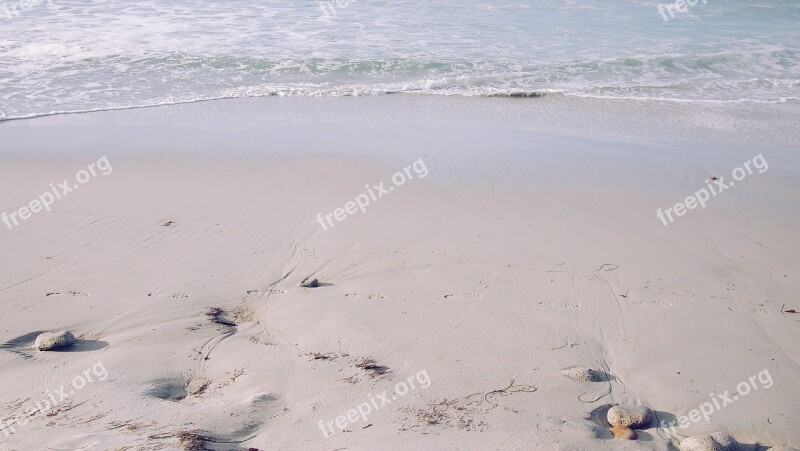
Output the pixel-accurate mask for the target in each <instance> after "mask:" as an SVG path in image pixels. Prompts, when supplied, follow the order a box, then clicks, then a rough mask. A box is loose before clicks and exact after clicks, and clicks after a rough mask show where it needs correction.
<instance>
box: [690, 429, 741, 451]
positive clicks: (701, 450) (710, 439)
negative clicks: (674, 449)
mask: <svg viewBox="0 0 800 451" xmlns="http://www.w3.org/2000/svg"><path fill="white" fill-rule="evenodd" d="M738 449H739V444H738V443H736V440H734V438H733V437H731V436H730V435H728V434H725V433H724V432H714V433H711V434H706V435H698V436H696V437H689V438H687V439H684V440H683V441H682V442H681V445H680V450H681V451H736V450H738Z"/></svg>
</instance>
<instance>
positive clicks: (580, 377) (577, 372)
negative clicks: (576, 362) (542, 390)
mask: <svg viewBox="0 0 800 451" xmlns="http://www.w3.org/2000/svg"><path fill="white" fill-rule="evenodd" d="M561 374H563V375H564V376H566V377H568V378H570V379H574V380H576V381H582V382H603V376H602V375H601V373H600V372H599V371H597V370H593V369H591V368H586V367H582V366H578V367H575V368H567V369H566V370H563V371H561Z"/></svg>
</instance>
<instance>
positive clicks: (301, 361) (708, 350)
mask: <svg viewBox="0 0 800 451" xmlns="http://www.w3.org/2000/svg"><path fill="white" fill-rule="evenodd" d="M780 108H784V109H785V111H780ZM795 110H796V108H794V109H793V108H791V107H789V106H786V107H770V108H767V107H756V106H732V107H722V106H713V105H712V106H702V105H693V104H686V105H657V104H645V103H642V104H625V103H621V102H613V101H608V102H601V101H588V100H585V101H584V100H577V99H572V100H568V99H447V98H438V97H436V98H434V97H414V96H387V97H381V98H367V99H355V98H346V99H277V98H268V99H260V100H250V101H221V102H211V103H203V104H195V105H188V106H175V107H166V108H159V109H145V110H131V111H123V112H109V113H98V114H89V115H72V116H55V117H50V118H43V119H36V120H32V121H18V122H8V123H2V124H0V142H2V143H3V145H2V148H0V211H3V210H4V211H12V210H15V209H17V208H19V207H21V206H23V205H25V204H27V203H29V202H30V201H31V200H33V199H35V198H36V197H38V196H39V195H40V194H41V193H42V192H44V191H47V190H48V189H49V183H51V182H53V183H60V182H61V181H63V180H64V179H66V178H69V179H73V178H74V176H75V173H76V172H77V171H78V170H80V169H82V168H85V167H86V166H87V165H88V164H89V163H92V162H95V161H96V160H97V159H98V158H100V157H102V156H106V157H107V158H108V161H109V162H110V164H111V165H112V166H113V172H111V173H110V174H108V175H106V176H98V177H97V178H96V179H93V180H90V181H89V182H87V183H86V184H85V185H82V186H81V187H80V189H79V190H78V191H76V192H73V193H71V194H69V195H68V196H67V197H65V198H63V199H60V200H58V201H56V202H55V203H54V205H53V210H52V211H50V212H40V213H36V214H35V215H33V217H32V218H31V219H29V220H27V221H25V222H23V223H22V224H20V225H19V226H18V227H16V228H14V230H12V231H9V230H7V229H6V228H5V226H4V225H2V224H0V227H2V228H0V243H2V248H0V255H2V260H0V302H2V304H3V305H4V306H5V310H4V312H3V316H2V318H3V319H2V320H0V333H2V336H0V343H6V344H5V345H3V347H2V348H1V349H0V369H1V370H2V373H0V374H2V383H3V390H2V395H0V403H1V404H0V409H1V410H0V415H2V418H3V419H4V420H6V421H7V420H8V419H10V418H13V417H14V416H15V415H18V414H20V413H21V412H23V411H24V410H27V409H28V408H30V407H31V406H34V403H35V402H36V401H39V400H41V399H44V398H47V397H48V392H47V391H46V390H50V393H52V392H54V391H55V390H56V389H57V388H58V387H60V386H61V385H65V386H66V387H67V388H69V389H71V388H72V387H71V385H70V384H71V381H72V380H73V378H74V377H76V376H79V375H81V374H82V373H84V371H85V370H87V369H90V368H93V365H95V364H97V363H98V362H102V365H103V367H104V368H105V369H107V371H108V378H106V379H105V380H95V381H93V382H90V383H87V384H86V386H85V387H83V388H82V389H80V390H76V391H75V392H74V394H72V395H71V396H70V398H69V399H68V400H65V401H64V402H63V403H60V404H59V405H58V406H57V407H56V408H55V409H53V410H52V411H51V412H50V413H51V414H52V415H51V416H46V417H44V418H36V419H34V420H33V421H31V422H29V423H28V424H26V425H24V426H16V427H15V433H14V434H13V435H11V436H10V437H6V436H5V435H3V434H2V433H0V447H2V449H9V450H30V449H45V447H49V448H50V449H103V450H105V449H120V450H122V449H182V448H181V446H182V445H181V443H180V441H179V439H178V434H179V433H180V432H182V431H193V430H197V431H201V432H202V434H204V435H206V436H209V437H212V438H214V439H215V440H217V441H224V442H237V443H226V444H222V443H216V444H215V443H207V444H206V446H207V447H208V448H209V449H219V450H223V449H224V450H228V449H235V450H247V449H248V448H257V449H261V450H307V449H313V450H317V449H319V450H336V449H355V450H361V449H398V450H401V449H403V450H405V449H482V450H484V449H498V450H499V449H503V450H508V449H526V450H594V449H617V450H635V449H648V450H649V449H655V450H667V449H669V448H668V444H667V441H666V440H665V439H667V438H669V437H670V436H672V438H673V439H674V443H675V444H677V442H678V441H679V439H680V438H682V436H680V435H673V434H671V433H670V432H669V431H664V430H661V431H657V430H656V429H655V428H653V427H651V428H649V429H645V430H640V431H638V432H639V440H638V441H636V442H625V443H623V442H622V441H620V440H614V439H613V438H612V436H611V433H610V432H608V430H607V428H606V427H604V426H603V425H602V422H600V420H599V419H600V418H604V417H605V414H604V413H605V410H604V409H607V407H608V405H610V404H616V403H620V404H643V405H646V406H648V407H650V408H651V409H653V410H654V411H655V412H656V414H657V415H658V416H659V418H660V419H663V420H667V421H670V420H671V419H673V418H674V417H675V416H680V415H686V414H687V413H688V412H690V411H691V410H692V409H695V408H698V406H700V405H701V404H702V403H705V402H706V401H709V400H711V399H712V398H711V397H710V396H709V394H710V393H712V392H716V393H722V392H724V391H726V390H727V391H729V392H731V393H733V392H735V391H736V387H737V384H739V383H740V382H743V381H745V382H746V381H747V380H748V378H749V377H750V376H754V375H757V374H758V373H759V372H761V371H763V370H768V371H769V374H770V376H771V378H772V380H773V381H774V384H773V385H772V386H771V387H769V388H764V386H763V384H760V383H759V382H758V381H756V382H755V383H756V385H758V389H757V390H754V391H753V392H751V393H749V394H747V395H746V396H742V397H740V398H739V399H738V400H737V401H736V402H734V403H733V404H730V405H728V406H725V407H723V408H721V409H720V410H719V411H715V413H714V414H713V416H712V418H711V421H710V422H706V421H705V420H701V421H699V422H696V423H692V424H691V425H690V426H689V427H688V428H685V429H681V428H678V429H677V431H678V432H679V433H680V434H683V435H698V434H705V433H710V432H714V431H722V432H726V433H729V434H731V435H732V436H733V437H735V438H736V439H737V440H738V441H739V442H740V443H743V444H748V445H751V448H752V449H755V448H753V447H752V446H753V445H755V444H757V443H758V444H762V445H773V446H776V445H780V444H789V445H793V446H798V445H800V430H798V428H797V425H798V424H800V421H799V420H800V417H799V415H800V411H799V410H798V409H800V386H798V380H797V375H798V372H799V371H800V345H799V344H798V343H800V341H798V338H799V336H800V329H799V328H798V327H800V324H798V321H800V314H791V313H782V312H781V307H782V306H783V305H784V304H786V306H785V308H784V309H785V310H786V309H800V299H798V297H797V293H798V291H800V260H798V256H799V255H800V252H799V251H800V241H799V240H798V238H797V230H799V229H800V211H798V209H797V206H798V205H800V203H798V202H799V201H800V178H799V176H800V156H798V154H797V148H798V143H800V132H798V131H797V130H796V129H795V130H792V128H793V127H794V126H793V125H792V124H795V125H796V123H797V122H798V118H800V114H799V113H798V112H797V111H795ZM704 124H705V125H704ZM708 124H711V125H708ZM794 128H796V127H794ZM759 153H763V155H764V156H765V158H766V160H767V161H768V162H769V170H768V171H767V172H765V173H763V174H759V173H755V174H753V175H752V176H749V177H748V178H746V179H744V180H743V181H741V183H739V184H737V185H736V186H734V187H731V188H730V189H729V190H727V191H725V192H724V193H720V195H719V196H718V197H716V198H714V199H713V200H712V201H710V202H709V205H708V206H707V207H706V208H705V209H700V210H693V211H690V212H689V213H688V214H687V215H685V216H683V217H680V218H678V219H677V221H676V222H675V223H673V224H670V225H669V226H666V227H665V226H664V225H662V223H661V222H660V221H659V220H658V219H657V218H656V215H655V211H656V209H657V208H667V207H670V206H671V205H672V204H674V203H675V202H677V201H679V200H680V199H683V198H684V197H686V196H687V195H689V194H691V193H693V192H694V191H696V190H697V189H699V188H702V187H703V186H704V185H705V180H706V178H707V177H708V176H709V175H711V174H712V173H713V174H717V175H721V174H730V171H731V170H732V169H733V168H735V167H736V166H738V165H740V164H741V163H742V162H744V161H747V160H749V159H751V158H752V157H754V156H755V155H757V154H759ZM420 158H421V159H422V160H423V161H424V163H425V166H426V168H427V170H428V171H429V173H428V175H427V177H425V178H415V179H414V180H411V181H409V182H407V183H406V184H405V185H403V186H402V187H398V188H397V189H396V190H394V191H392V192H391V193H390V194H388V195H386V196H385V197H384V198H381V199H379V200H377V201H375V202H373V203H371V204H370V205H369V206H368V207H367V210H366V212H365V213H361V212H358V213H356V214H353V215H349V216H348V217H347V218H346V219H345V220H344V221H343V222H341V223H336V225H335V226H334V227H333V228H330V229H329V230H327V231H324V230H322V228H321V227H320V225H319V223H317V222H316V215H317V213H323V214H325V213H329V212H332V211H334V210H335V209H336V208H338V207H343V206H344V205H345V204H346V202H348V201H350V200H353V199H354V198H355V197H356V196H358V195H359V194H361V193H364V192H365V185H367V184H369V185H375V184H378V183H379V182H381V181H386V182H387V186H388V184H389V183H390V178H391V176H392V174H393V173H395V172H396V171H398V170H402V169H403V168H404V167H405V166H407V165H410V164H411V163H412V162H414V161H416V160H418V159H420ZM165 221H173V224H171V225H169V226H162V223H164V222H165ZM305 278H310V279H313V278H317V279H319V281H320V282H321V284H322V286H320V287H318V288H302V287H299V286H298V284H299V283H300V282H301V281H302V280H303V279H305ZM53 293H57V294H53ZM48 294H51V295H50V296H48ZM212 307H217V308H219V309H221V311H216V313H214V312H212V314H209V309H210V308H212ZM215 320H216V322H214V321H215ZM230 324H237V326H231V325H230ZM58 330H71V331H73V332H74V333H75V335H76V337H78V338H79V340H80V341H79V343H78V344H77V345H75V349H72V350H70V352H60V353H38V354H37V353H33V352H30V342H28V339H29V337H23V336H26V335H28V334H31V333H34V332H42V331H58ZM20 337H22V338H20ZM33 339H35V335H33V338H30V340H31V341H32V340H33ZM312 353H320V354H319V355H318V357H320V358H318V359H314V357H313V356H310V355H309V354H312ZM363 358H372V359H374V360H375V362H376V363H375V364H374V365H377V366H379V367H380V366H385V367H388V369H389V372H387V373H386V374H384V375H382V376H380V375H378V376H377V377H374V378H372V377H370V373H373V372H374V371H372V370H370V369H369V368H374V366H373V367H370V366H368V365H367V366H366V368H367V369H363V368H359V367H358V364H359V362H361V359H363ZM364 366H365V365H362V367H364ZM573 366H588V367H591V368H595V369H598V370H602V371H605V372H607V373H608V374H609V375H610V381H609V382H600V383H591V382H579V381H575V380H571V379H569V378H566V377H564V376H563V375H562V374H561V371H562V370H563V369H565V368H569V367H573ZM423 371H424V373H425V374H427V376H429V380H430V386H429V387H428V388H422V387H421V386H420V384H422V382H420V381H421V380H420V379H417V380H416V382H415V383H416V384H417V388H416V389H413V390H411V391H410V392H409V393H408V394H405V395H404V396H399V397H398V398H397V399H396V400H395V401H394V402H391V403H390V404H388V405H385V406H383V407H382V408H380V409H379V410H376V411H373V412H371V413H370V414H369V415H368V418H367V420H366V421H364V420H363V419H359V420H358V421H354V422H352V424H349V425H348V426H347V429H348V431H347V432H342V431H341V430H337V431H336V433H335V434H333V435H330V436H329V437H327V438H326V437H325V436H324V435H323V434H322V432H321V430H320V429H319V422H320V421H322V422H323V423H325V422H328V421H335V420H336V417H338V416H340V415H347V412H348V410H350V409H354V408H356V407H357V406H358V405H359V404H362V403H364V402H369V401H370V400H371V399H373V398H374V395H375V394H379V393H381V392H383V391H384V390H386V391H388V392H391V391H392V390H393V389H394V387H395V385H396V384H398V383H399V382H402V381H405V380H407V379H408V378H409V377H412V378H413V377H414V376H415V375H419V374H421V373H420V372H423ZM93 374H96V373H91V372H90V373H88V376H89V377H93V378H94V379H98V377H97V376H92V375H93ZM85 376H86V373H84V377H85ZM512 380H513V381H514V386H513V387H512V388H511V389H509V390H506V391H504V392H501V393H491V392H492V391H494V390H501V389H504V388H506V387H508V386H509V383H510V381H512ZM534 387H535V391H534ZM609 389H610V393H608V391H609ZM473 394H477V395H475V396H471V397H470V396H469V395H473ZM165 398H166V399H165ZM433 404H440V405H439V406H436V407H433V406H432V405H433ZM604 406H605V407H604ZM593 411H594V414H592V412H593ZM4 423H5V422H4ZM367 425H371V426H369V427H367V428H364V427H365V426H367ZM659 432H660V434H659ZM183 446H187V445H186V443H184V445H183ZM187 449H188V448H187Z"/></svg>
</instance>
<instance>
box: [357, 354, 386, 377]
mask: <svg viewBox="0 0 800 451" xmlns="http://www.w3.org/2000/svg"><path fill="white" fill-rule="evenodd" d="M356 368H359V369H362V370H364V371H366V372H367V374H369V377H370V378H372V379H375V378H376V377H379V376H383V375H384V374H386V373H388V372H389V367H388V366H384V365H378V362H376V361H375V359H369V358H363V359H361V360H360V361H359V362H358V363H356Z"/></svg>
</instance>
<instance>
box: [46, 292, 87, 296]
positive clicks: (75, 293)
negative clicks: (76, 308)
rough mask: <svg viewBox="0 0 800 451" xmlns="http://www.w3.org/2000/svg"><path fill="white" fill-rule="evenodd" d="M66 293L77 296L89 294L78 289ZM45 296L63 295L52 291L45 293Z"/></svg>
mask: <svg viewBox="0 0 800 451" xmlns="http://www.w3.org/2000/svg"><path fill="white" fill-rule="evenodd" d="M67 294H68V295H69V296H73V297H79V298H83V297H87V296H91V295H90V294H89V293H81V292H80V291H70V292H68V293H67ZM45 296H47V297H50V296H63V295H62V294H61V293H58V292H53V293H47V294H46V295H45Z"/></svg>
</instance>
